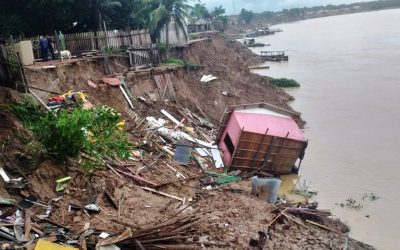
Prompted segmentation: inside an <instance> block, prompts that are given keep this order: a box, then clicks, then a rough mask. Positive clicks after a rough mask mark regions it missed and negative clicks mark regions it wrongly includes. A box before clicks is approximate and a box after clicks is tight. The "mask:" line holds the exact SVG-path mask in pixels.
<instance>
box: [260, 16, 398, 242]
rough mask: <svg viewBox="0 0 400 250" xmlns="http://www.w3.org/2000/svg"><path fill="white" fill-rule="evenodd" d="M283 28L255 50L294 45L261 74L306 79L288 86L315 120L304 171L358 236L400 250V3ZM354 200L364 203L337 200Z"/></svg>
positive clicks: (298, 106)
mask: <svg viewBox="0 0 400 250" xmlns="http://www.w3.org/2000/svg"><path fill="white" fill-rule="evenodd" d="M277 27H280V28H282V29H283V30H284V32H281V33H277V34H275V35H273V36H266V37H258V38H256V42H263V43H268V44H271V47H264V48H256V49H254V51H255V52H259V51H261V50H286V53H287V54H288V55H289V61H288V62H282V63H266V64H265V65H270V69H269V70H255V71H254V72H257V73H259V74H261V75H268V76H272V77H287V78H293V79H296V80H297V81H298V82H299V83H300V84H301V87H300V88H296V89H288V90H287V92H289V93H290V94H292V95H293V96H294V97H295V98H296V100H295V101H294V102H293V103H292V104H291V105H292V106H293V107H294V108H295V109H296V110H297V111H300V112H302V114H303V115H302V117H303V118H304V119H305V120H306V121H307V125H306V129H305V134H306V136H307V137H308V139H309V142H310V143H309V147H308V149H307V153H306V157H305V160H304V161H303V163H302V168H301V170H300V175H301V176H302V178H303V179H305V180H306V181H307V183H308V184H309V186H311V187H312V188H313V189H316V190H318V195H317V197H316V198H315V199H316V200H317V201H318V202H319V204H320V208H326V209H331V210H332V211H333V213H334V214H335V215H337V216H338V217H339V218H341V219H342V220H343V221H344V222H346V223H347V224H348V225H349V226H350V227H351V230H352V231H351V236H352V237H353V238H355V239H358V240H361V241H364V242H366V243H369V244H371V245H373V246H375V247H377V248H378V249H400V194H399V193H400V191H399V190H400V9H394V10H384V11H376V12H368V13H359V14H351V15H342V16H333V17H326V18H319V19H312V20H306V21H301V22H295V23H290V24H284V25H279V26H277ZM266 101H267V100H266ZM365 193H367V194H370V193H373V194H374V195H376V196H378V197H379V199H377V200H373V201H371V200H370V199H369V198H368V197H367V198H365V199H364V200H362V196H363V194H365ZM348 198H352V199H354V200H356V201H357V203H359V204H361V205H362V206H363V207H362V208H361V209H358V210H357V209H353V208H346V207H343V208H342V207H340V206H339V205H337V204H336V203H338V204H340V203H346V199H348Z"/></svg>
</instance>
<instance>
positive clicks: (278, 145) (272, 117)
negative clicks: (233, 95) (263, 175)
mask: <svg viewBox="0 0 400 250" xmlns="http://www.w3.org/2000/svg"><path fill="white" fill-rule="evenodd" d="M299 119H300V113H297V112H293V111H288V110H284V109H281V108H278V107H275V106H272V105H269V104H266V103H256V104H247V105H241V106H233V107H231V108H229V109H228V110H226V111H225V114H224V116H223V118H222V120H221V124H222V125H221V127H220V131H219V133H218V136H217V143H218V146H219V148H220V149H221V150H222V152H223V161H224V163H225V165H227V166H229V167H230V170H235V169H240V170H242V171H243V172H246V171H250V172H251V171H258V172H259V171H264V172H267V173H273V174H289V173H291V172H292V171H293V170H296V168H295V164H296V161H297V159H298V158H300V159H302V158H303V156H304V151H305V148H306V147H307V141H306V139H305V138H304V135H303V133H302V131H301V129H300V128H299V126H298V125H297V123H296V121H298V120H299Z"/></svg>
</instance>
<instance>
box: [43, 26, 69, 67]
mask: <svg viewBox="0 0 400 250" xmlns="http://www.w3.org/2000/svg"><path fill="white" fill-rule="evenodd" d="M56 39H58V42H59V46H60V50H61V51H62V50H65V40H64V35H63V33H61V31H59V32H57V34H56ZM53 45H54V42H53V39H51V37H49V36H40V38H39V47H40V55H41V56H42V60H43V61H48V60H49V52H50V55H51V60H55V55H54V46H53Z"/></svg>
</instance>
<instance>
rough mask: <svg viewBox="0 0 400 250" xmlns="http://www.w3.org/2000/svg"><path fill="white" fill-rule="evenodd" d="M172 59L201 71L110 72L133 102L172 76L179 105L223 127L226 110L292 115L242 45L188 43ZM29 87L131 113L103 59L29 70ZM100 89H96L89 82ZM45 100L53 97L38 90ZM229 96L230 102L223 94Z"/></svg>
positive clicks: (113, 62)
mask: <svg viewBox="0 0 400 250" xmlns="http://www.w3.org/2000/svg"><path fill="white" fill-rule="evenodd" d="M169 57H170V58H173V57H176V58H181V59H183V61H185V62H186V63H190V64H193V65H196V66H198V69H196V70H187V69H183V68H182V67H170V66H164V67H158V68H152V69H146V70H137V71H127V69H126V68H123V67H122V65H125V66H127V59H126V58H123V59H121V58H113V59H110V63H109V67H110V70H111V72H112V73H114V74H115V75H119V76H123V77H125V80H126V82H127V85H128V87H129V88H130V90H131V93H132V95H133V96H134V97H139V96H146V94H149V93H154V94H156V95H157V97H158V98H159V91H158V89H157V85H156V83H155V80H154V76H156V75H160V74H161V75H165V74H168V75H170V77H171V82H172V85H173V88H174V91H175V93H176V103H177V104H179V105H181V106H184V107H187V108H189V109H191V110H193V111H197V112H200V113H202V114H203V115H206V116H207V117H208V118H212V120H214V121H218V120H219V119H220V118H221V116H222V114H223V112H224V110H225V108H227V107H229V106H231V105H235V104H245V103H256V102H267V103H270V104H274V105H277V106H280V107H283V108H286V109H291V108H290V107H289V106H288V104H287V102H288V101H289V100H291V99H292V97H291V96H290V95H288V94H287V93H286V92H284V91H283V90H282V89H280V88H278V87H276V86H274V85H272V84H269V83H268V82H267V81H266V80H265V79H264V78H262V77H261V76H258V75H256V74H252V73H251V72H250V70H249V69H248V66H250V65H255V64H258V63H260V61H259V58H258V57H257V56H256V55H255V54H253V53H252V52H251V51H250V50H249V49H248V48H247V47H245V46H243V45H242V44H240V43H238V42H235V41H231V40H226V39H224V38H222V37H221V36H219V35H213V37H212V38H211V39H206V40H201V41H197V42H193V43H189V44H188V45H187V46H186V47H183V48H182V47H179V48H175V50H173V51H171V52H170V54H169ZM26 74H27V80H28V83H29V85H30V86H34V87H37V88H41V89H46V90H49V91H53V92H57V93H64V92H66V91H68V90H71V89H74V90H82V91H85V92H86V93H87V94H88V96H89V100H90V101H91V102H92V103H93V104H95V105H96V104H107V105H110V106H113V107H114V108H116V109H118V110H120V111H121V112H123V111H124V109H125V108H126V107H128V105H127V102H126V101H125V99H124V97H123V96H122V94H121V92H120V90H119V88H118V87H110V86H107V85H105V84H102V82H101V78H102V77H103V76H105V68H104V62H103V60H102V59H86V60H79V61H72V62H71V63H64V64H60V65H58V66H57V67H56V68H52V69H35V70H26ZM210 74H211V75H214V76H216V77H218V79H216V80H214V81H211V82H208V83H202V82H200V79H201V77H202V76H203V75H210ZM89 79H90V80H92V81H93V82H95V83H96V84H98V86H99V87H98V88H96V89H93V88H92V87H90V86H89V85H87V80H89ZM35 91H37V92H38V93H39V95H40V96H41V97H43V98H45V99H46V98H48V97H49V96H51V94H49V93H46V92H43V91H40V90H35ZM224 91H226V92H227V93H229V96H225V95H223V94H222V93H223V92H224Z"/></svg>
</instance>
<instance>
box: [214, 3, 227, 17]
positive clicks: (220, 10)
mask: <svg viewBox="0 0 400 250" xmlns="http://www.w3.org/2000/svg"><path fill="white" fill-rule="evenodd" d="M224 14H225V9H224V8H223V7H222V5H220V6H218V7H215V8H214V10H213V11H212V12H211V15H212V16H213V17H214V18H218V17H220V16H222V15H224Z"/></svg>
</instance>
